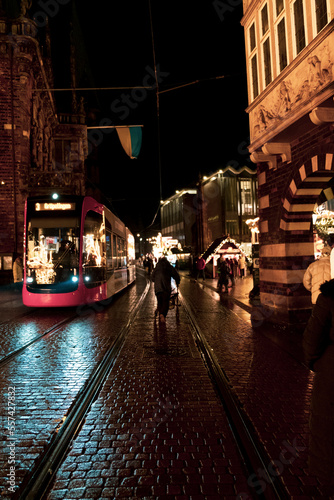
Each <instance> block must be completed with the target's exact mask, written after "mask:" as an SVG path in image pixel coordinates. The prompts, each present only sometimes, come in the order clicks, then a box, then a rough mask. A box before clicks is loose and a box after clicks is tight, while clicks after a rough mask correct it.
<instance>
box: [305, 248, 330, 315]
mask: <svg viewBox="0 0 334 500" xmlns="http://www.w3.org/2000/svg"><path fill="white" fill-rule="evenodd" d="M330 254H331V247H330V246H329V245H324V247H323V249H322V250H321V256H320V258H319V259H318V260H316V261H314V262H312V264H310V265H309V266H308V268H307V269H306V271H305V274H304V277H303V285H304V287H305V288H306V290H308V291H309V292H311V294H312V295H311V301H312V304H313V305H314V304H315V303H316V301H317V298H318V295H319V294H320V285H322V283H324V282H325V281H329V280H330V279H331V268H330Z"/></svg>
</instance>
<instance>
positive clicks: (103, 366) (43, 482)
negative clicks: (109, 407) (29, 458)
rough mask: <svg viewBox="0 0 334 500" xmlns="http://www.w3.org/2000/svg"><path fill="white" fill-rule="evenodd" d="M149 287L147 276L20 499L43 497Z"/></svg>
mask: <svg viewBox="0 0 334 500" xmlns="http://www.w3.org/2000/svg"><path fill="white" fill-rule="evenodd" d="M149 288H150V281H149V280H147V282H146V287H145V289H144V291H143V293H142V295H141V297H140V299H139V300H138V302H137V303H136V305H135V306H134V308H133V309H132V311H131V312H130V314H129V318H128V321H127V323H126V325H124V326H123V327H122V328H121V330H120V331H119V333H118V335H117V337H116V338H115V339H114V341H113V343H112V344H111V346H110V347H109V349H108V350H107V352H106V353H105V354H104V356H103V359H102V360H101V361H100V362H99V363H98V365H97V367H96V368H95V370H94V372H93V374H92V375H91V376H90V378H89V379H88V380H87V382H86V383H85V385H84V387H83V388H82V389H81V390H80V391H79V393H78V394H77V396H76V399H75V401H74V402H73V404H72V406H71V408H70V410H69V412H68V414H67V416H66V419H65V420H64V422H63V424H62V426H61V427H60V429H59V430H58V431H57V433H56V434H54V438H53V440H52V442H51V443H50V445H49V447H48V449H47V450H46V452H45V453H44V455H43V457H42V458H41V460H40V462H39V463H38V464H37V466H36V467H35V469H34V470H32V471H31V472H30V479H28V480H27V482H26V483H25V482H23V485H22V487H21V488H20V490H19V491H18V492H17V495H16V496H15V498H18V499H19V500H36V498H43V496H44V495H45V494H46V492H47V489H48V487H49V485H50V483H51V481H52V479H53V478H54V476H55V474H56V472H57V470H58V468H59V466H60V465H61V463H62V461H63V459H64V458H65V456H66V454H67V452H68V449H69V447H70V445H71V443H72V441H73V438H74V437H75V435H76V433H77V432H78V431H79V429H80V427H81V425H82V423H83V420H84V418H85V416H86V414H87V412H88V411H89V409H90V407H91V405H92V403H93V402H94V400H95V399H96V398H97V397H98V394H99V392H100V391H101V389H102V386H103V383H104V382H105V379H106V377H107V376H108V374H109V372H110V370H111V369H112V367H113V365H114V363H115V361H116V358H117V356H118V354H119V352H120V350H121V348H122V346H123V344H124V341H125V337H126V334H127V332H128V330H129V328H130V326H131V324H132V322H133V320H134V319H135V317H136V315H137V313H138V310H139V308H140V306H141V304H142V302H143V301H144V299H145V297H146V295H147V293H148V291H149Z"/></svg>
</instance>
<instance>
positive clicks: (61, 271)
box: [23, 194, 136, 307]
mask: <svg viewBox="0 0 334 500" xmlns="http://www.w3.org/2000/svg"><path fill="white" fill-rule="evenodd" d="M24 232H25V235H24V236H25V237H24V254H25V255H24V282H23V303H24V304H25V305H26V306H30V307H64V306H78V305H83V304H89V303H93V302H98V301H102V300H106V299H108V298H109V297H111V296H112V295H114V294H115V293H117V292H119V291H120V290H122V289H124V288H125V287H127V286H128V285H129V284H130V283H132V282H133V281H134V280H135V279H136V268H135V244H134V237H133V235H132V234H131V232H130V231H129V229H128V228H127V227H125V225H124V224H123V222H121V221H120V219H118V217H116V216H115V215H114V214H113V213H112V212H110V210H108V209H107V208H106V207H105V206H103V205H101V204H100V203H98V202H97V201H95V200H94V199H93V198H90V197H88V196H86V197H82V196H68V195H57V194H53V195H50V196H34V197H30V198H28V199H27V201H26V206H25V228H24Z"/></svg>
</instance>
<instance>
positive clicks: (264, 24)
mask: <svg viewBox="0 0 334 500" xmlns="http://www.w3.org/2000/svg"><path fill="white" fill-rule="evenodd" d="M261 21H262V35H264V34H265V33H267V31H268V29H269V18H268V5H267V4H266V5H265V6H264V7H263V9H262V10H261Z"/></svg>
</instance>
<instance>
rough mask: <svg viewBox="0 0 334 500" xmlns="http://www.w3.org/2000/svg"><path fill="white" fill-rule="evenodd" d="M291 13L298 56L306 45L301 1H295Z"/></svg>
mask: <svg viewBox="0 0 334 500" xmlns="http://www.w3.org/2000/svg"><path fill="white" fill-rule="evenodd" d="M293 13H294V18H295V38H296V50H297V54H299V52H300V51H301V50H302V49H303V48H304V47H305V44H306V40H305V25H304V9H303V0H296V1H295V3H294V5H293Z"/></svg>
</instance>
